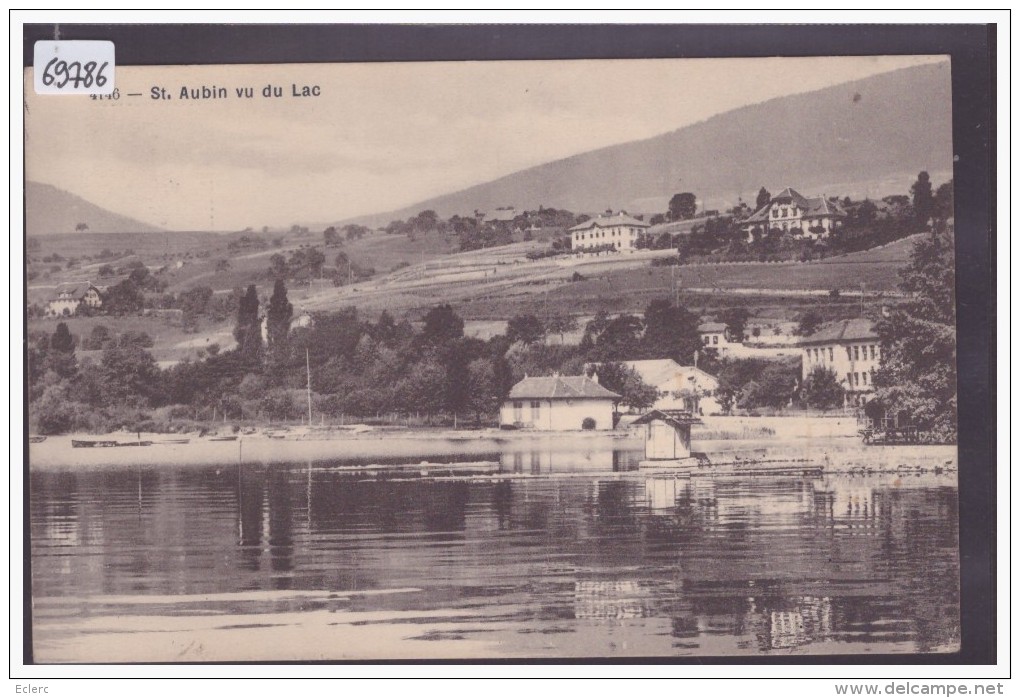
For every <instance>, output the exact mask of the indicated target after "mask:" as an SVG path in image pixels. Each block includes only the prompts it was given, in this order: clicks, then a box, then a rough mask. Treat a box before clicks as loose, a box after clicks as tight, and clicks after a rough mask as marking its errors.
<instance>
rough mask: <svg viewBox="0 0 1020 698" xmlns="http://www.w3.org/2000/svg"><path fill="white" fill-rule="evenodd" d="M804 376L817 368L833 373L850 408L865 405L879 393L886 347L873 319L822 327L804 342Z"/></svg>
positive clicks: (842, 321) (802, 370)
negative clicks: (878, 373)
mask: <svg viewBox="0 0 1020 698" xmlns="http://www.w3.org/2000/svg"><path fill="white" fill-rule="evenodd" d="M800 346H801V351H802V356H801V358H802V361H801V375H802V377H803V378H807V377H808V375H809V374H810V373H811V372H812V371H814V370H815V369H816V368H817V367H819V366H820V367H822V368H824V369H826V370H829V371H832V372H833V373H834V374H835V376H836V380H837V381H838V382H839V384H840V385H841V386H843V390H844V395H845V400H846V403H847V404H848V405H863V404H864V403H865V402H867V401H868V400H869V399H870V398H871V395H872V394H873V393H874V392H875V370H876V369H877V368H878V367H879V363H880V362H881V360H882V346H881V343H880V341H879V337H878V333H877V332H876V331H875V325H874V323H873V322H872V321H871V320H866V319H864V318H854V319H852V320H839V321H838V322H832V323H828V324H826V325H823V326H822V327H819V328H818V330H817V331H815V332H814V333H813V334H811V335H810V336H808V337H805V338H804V339H803V340H801V342H800Z"/></svg>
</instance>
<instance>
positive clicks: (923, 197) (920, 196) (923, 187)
mask: <svg viewBox="0 0 1020 698" xmlns="http://www.w3.org/2000/svg"><path fill="white" fill-rule="evenodd" d="M910 193H911V195H912V196H913V202H914V215H915V216H916V217H917V224H918V225H919V226H921V227H924V226H926V225H927V224H928V219H929V218H931V215H932V213H933V211H934V202H935V199H934V197H933V196H932V193H931V179H930V178H929V176H928V173H927V172H924V171H921V172H919V173H918V175H917V181H916V182H914V184H913V186H911V187H910Z"/></svg>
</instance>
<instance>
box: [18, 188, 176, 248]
mask: <svg viewBox="0 0 1020 698" xmlns="http://www.w3.org/2000/svg"><path fill="white" fill-rule="evenodd" d="M25 219H26V220H25V231H26V233H27V234H28V235H29V236H36V235H53V234H55V233H73V232H75V230H76V227H77V226H78V225H79V224H80V223H84V224H85V225H87V226H88V230H89V231H90V232H93V233H153V232H159V231H160V230H162V228H157V227H156V226H154V225H149V224H148V223H142V222H141V221H136V220H134V219H133V218H128V217H127V216H122V215H120V214H118V213H114V212H113V211H108V210H106V209H105V208H101V207H99V206H96V205H95V204H93V203H90V202H88V201H86V200H85V199H83V198H81V197H80V196H75V195H74V194H71V193H70V192H66V191H64V190H63V189H58V188H57V187H54V186H51V185H49V184H41V183H39V182H26V183H25Z"/></svg>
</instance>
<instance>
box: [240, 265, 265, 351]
mask: <svg viewBox="0 0 1020 698" xmlns="http://www.w3.org/2000/svg"><path fill="white" fill-rule="evenodd" d="M234 339H236V340H237V348H238V350H239V351H240V353H241V356H242V357H243V358H244V359H245V360H247V361H249V362H251V363H255V362H256V361H258V359H259V357H260V356H261V354H262V327H261V325H260V323H259V294H258V291H257V290H256V289H255V284H251V285H250V286H248V290H247V291H245V294H244V295H243V296H242V297H241V300H240V303H238V306H237V325H236V326H235V327H234Z"/></svg>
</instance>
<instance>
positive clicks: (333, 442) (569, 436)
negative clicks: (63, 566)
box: [28, 427, 958, 477]
mask: <svg viewBox="0 0 1020 698" xmlns="http://www.w3.org/2000/svg"><path fill="white" fill-rule="evenodd" d="M812 431H813V430H812V429H810V428H808V429H807V432H808V433H811V432H812ZM703 433H705V435H706V436H709V437H713V436H717V435H718V434H719V431H718V430H717V429H714V428H712V427H706V429H704V430H703ZM734 433H736V432H734ZM222 438H223V437H216V436H204V437H199V436H197V435H196V434H190V435H189V434H170V435H168V434H154V433H145V432H142V433H141V434H138V433H131V434H127V433H125V432H116V433H114V434H108V435H104V436H102V437H100V436H96V435H84V434H73V435H72V434H67V435H59V436H51V437H48V438H47V439H46V440H45V441H43V442H41V443H32V444H30V445H29V450H28V461H29V469H30V470H44V469H45V470H77V469H89V468H113V469H125V468H151V467H160V466H167V467H180V466H216V465H238V464H244V465H249V464H251V465H254V464H262V465H271V464H274V463H293V462H295V461H307V463H308V465H309V466H310V467H311V465H312V463H313V462H316V463H319V464H320V465H321V464H322V463H323V462H326V463H329V462H330V461H335V463H334V466H335V467H338V468H343V469H345V470H346V469H350V470H351V471H352V472H353V471H356V470H357V469H359V468H361V469H376V470H378V469H385V468H397V467H408V466H421V467H420V471H421V474H422V475H426V474H428V473H429V472H430V471H440V470H441V471H445V473H446V475H447V476H452V475H453V473H452V470H451V469H456V468H465V467H467V466H476V467H480V468H482V469H483V470H484V469H486V468H487V469H489V470H491V471H492V472H489V473H488V474H487V475H484V477H490V476H492V477H497V476H498V477H504V476H505V477H510V476H513V475H515V473H513V472H508V471H507V470H506V469H505V468H507V467H511V463H512V462H513V459H514V457H515V455H516V454H541V457H542V462H543V463H545V464H549V468H548V470H547V472H542V473H541V476H556V475H565V474H568V473H569V474H570V475H572V476H573V475H581V474H584V473H589V474H591V475H593V476H598V475H604V474H607V473H612V474H622V473H624V472H629V471H625V470H618V469H616V465H615V464H614V457H613V455H614V453H615V452H629V453H631V454H633V456H634V458H633V460H634V461H635V462H636V461H639V460H642V458H641V457H640V456H641V455H642V454H643V446H644V441H643V438H642V435H641V431H640V430H615V431H601V432H600V431H556V432H535V431H524V430H519V431H502V430H499V429H485V430H471V431H464V430H451V429H416V428H410V429H369V430H362V431H355V430H351V431H346V432H337V431H335V430H333V431H330V430H317V429H313V430H306V431H297V432H294V433H291V434H290V435H289V436H286V437H283V438H280V437H279V436H278V435H276V436H273V435H270V434H269V433H256V434H246V435H237V438H236V439H234V440H216V439H222ZM77 439H84V440H91V441H116V442H120V443H125V442H137V441H139V440H140V441H142V442H143V443H144V442H150V441H151V442H152V443H151V445H148V446H136V447H132V448H127V447H124V448H115V447H94V448H74V447H72V444H71V441H72V440H77ZM181 439H187V443H175V442H176V441H179V440H181ZM692 450H693V451H694V452H700V453H704V454H706V455H707V456H708V457H709V459H710V460H711V462H712V463H713V464H715V465H722V464H727V463H729V464H732V463H735V462H736V463H741V462H745V463H754V462H759V463H761V462H770V463H772V462H787V463H808V464H811V465H813V466H821V467H822V468H823V471H824V472H827V473H837V472H848V473H859V474H868V473H895V472H901V471H905V472H915V471H917V472H920V471H929V470H930V471H935V472H955V471H956V469H957V463H958V452H957V447H956V446H955V445H919V444H909V445H866V444H864V443H863V442H862V441H861V439H860V438H859V437H858V436H847V435H841V434H838V433H837V434H833V433H828V434H817V435H816V434H812V435H811V436H799V437H798V436H792V435H789V434H784V435H782V436H780V435H776V436H765V437H762V436H758V437H754V438H708V439H699V438H698V433H697V432H695V433H694V434H692ZM674 470H677V471H679V470H680V469H679V468H676V469H674ZM640 472H641V473H648V474H650V475H659V476H667V475H669V474H670V472H671V471H670V469H669V467H668V466H667V467H665V468H640ZM436 474H439V473H438V472H437V473H436ZM517 474H519V473H517Z"/></svg>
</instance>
